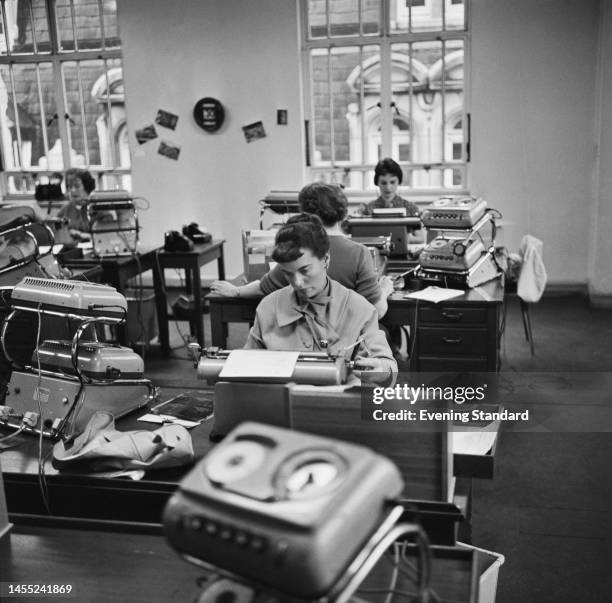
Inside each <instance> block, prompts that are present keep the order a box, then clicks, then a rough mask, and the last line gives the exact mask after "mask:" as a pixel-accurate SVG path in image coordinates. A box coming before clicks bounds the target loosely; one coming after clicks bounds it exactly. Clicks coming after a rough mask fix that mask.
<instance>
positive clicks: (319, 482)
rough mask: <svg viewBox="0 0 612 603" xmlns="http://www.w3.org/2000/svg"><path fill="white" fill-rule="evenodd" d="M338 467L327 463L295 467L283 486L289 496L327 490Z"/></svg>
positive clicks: (309, 463) (336, 475) (318, 462)
mask: <svg viewBox="0 0 612 603" xmlns="http://www.w3.org/2000/svg"><path fill="white" fill-rule="evenodd" d="M338 473H339V471H338V467H336V466H335V465H334V464H333V463H330V462H329V461H312V462H308V463H305V464H304V465H302V466H301V467H297V468H296V469H295V471H294V472H293V473H292V474H291V475H289V476H288V477H287V481H286V482H285V486H286V488H287V492H289V493H290V494H293V495H295V494H304V495H306V494H316V493H317V492H318V491H320V490H321V489H323V490H324V489H325V488H327V486H328V485H329V484H331V483H332V482H333V481H334V480H335V479H336V477H338Z"/></svg>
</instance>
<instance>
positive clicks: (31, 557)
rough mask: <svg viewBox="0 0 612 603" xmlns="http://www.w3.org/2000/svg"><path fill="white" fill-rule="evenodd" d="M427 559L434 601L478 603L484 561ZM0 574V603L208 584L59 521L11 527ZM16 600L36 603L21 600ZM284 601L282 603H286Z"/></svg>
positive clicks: (152, 594) (178, 597) (180, 594)
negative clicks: (65, 590) (55, 589)
mask: <svg viewBox="0 0 612 603" xmlns="http://www.w3.org/2000/svg"><path fill="white" fill-rule="evenodd" d="M110 530H112V527H111V528H110ZM431 552H432V565H431V587H432V588H433V589H434V591H435V592H436V594H437V595H438V597H440V598H441V599H442V600H444V601H466V602H467V601H474V600H476V599H475V598H474V597H477V595H478V587H477V577H478V575H479V574H480V573H481V572H482V571H483V569H484V567H479V565H480V564H482V563H483V561H481V560H480V558H479V557H478V556H477V554H476V552H475V551H473V550H470V549H466V548H460V547H439V546H436V547H432V549H431ZM406 555H407V557H409V558H411V559H412V558H413V556H414V555H415V551H414V548H413V547H410V548H408V549H407V551H406ZM0 567H2V589H3V590H2V591H0V598H1V597H3V596H6V597H7V600H8V599H9V597H8V592H9V590H8V589H9V587H10V586H11V585H12V586H13V588H15V587H16V585H27V584H32V585H48V584H50V585H54V584H55V585H70V586H71V592H70V594H69V595H66V594H64V595H52V596H49V595H47V596H45V599H46V598H47V597H49V598H51V599H53V598H55V599H62V600H64V599H67V600H71V601H79V602H89V601H91V602H94V603H99V602H100V601H117V600H120V601H130V602H132V601H133V602H139V601H142V602H143V603H150V602H157V601H159V602H160V603H162V602H163V603H167V602H169V601H178V602H181V603H182V602H184V601H196V600H199V599H198V594H199V593H200V592H201V587H200V586H199V582H200V581H202V582H203V580H202V578H207V577H208V576H209V573H208V572H206V570H203V569H200V568H198V567H196V566H194V565H191V564H189V563H187V562H186V561H183V560H182V559H181V558H180V557H179V556H178V555H177V553H176V552H175V551H174V550H173V549H172V548H171V547H170V545H169V544H167V543H166V541H165V539H164V538H163V537H162V536H160V535H152V534H142V533H130V532H125V531H123V532H114V531H109V528H108V527H99V528H98V529H87V526H80V527H76V526H75V527H73V528H67V527H65V526H63V525H62V523H61V522H57V521H56V522H50V525H48V526H44V527H43V526H32V527H30V526H25V525H19V526H15V527H14V528H13V530H12V532H11V535H10V539H9V538H7V539H5V541H4V542H2V543H0ZM392 567H393V565H392V563H389V561H387V560H382V561H381V562H380V563H378V564H376V565H375V566H374V568H373V570H372V571H371V572H370V574H369V575H368V577H367V578H366V580H365V581H364V583H363V585H362V587H363V588H378V589H383V594H384V591H385V589H387V588H388V587H389V583H390V581H391V573H392ZM396 587H397V588H398V589H399V590H402V589H403V590H410V591H414V590H415V585H414V580H413V579H408V578H406V577H405V576H402V575H401V574H400V576H399V579H398V580H397V585H396ZM383 594H379V595H376V594H372V595H368V598H367V600H368V601H373V602H374V601H376V602H380V601H382V600H383ZM209 596H210V595H209ZM39 597H40V595H39ZM19 598H24V599H25V600H28V601H32V600H36V601H38V600H42V597H40V598H37V597H35V596H32V597H27V596H24V595H20V596H19ZM396 598H397V599H398V600H399V598H398V597H396ZM11 600H12V599H11ZM16 600H18V599H16ZM206 600H210V601H212V600H215V601H217V600H219V601H221V600H223V601H225V600H228V601H229V600H234V598H233V597H232V598H231V599H230V598H224V597H223V596H221V598H219V599H217V598H215V599H212V598H209V599H206ZM257 600H258V601H259V600H260V598H259V597H258V598H257ZM261 600H263V598H262V599H261ZM266 600H268V599H267V598H266ZM275 600H278V599H275ZM283 601H285V603H287V600H286V599H285V598H283Z"/></svg>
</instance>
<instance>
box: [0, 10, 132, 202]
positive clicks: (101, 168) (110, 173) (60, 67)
mask: <svg viewBox="0 0 612 603" xmlns="http://www.w3.org/2000/svg"><path fill="white" fill-rule="evenodd" d="M8 1H9V0H0V2H1V3H2V7H1V8H2V10H1V12H2V18H1V19H0V25H1V27H2V31H1V32H0V38H2V39H3V40H6V38H5V34H4V31H6V30H7V10H6V5H7V2H8ZM32 1H33V0H32ZM102 3H103V0H98V6H99V11H100V13H99V14H100V29H101V37H100V40H101V48H93V49H79V47H78V46H79V41H78V38H77V30H76V25H75V16H74V13H73V15H72V35H73V37H74V47H73V48H69V49H66V48H65V47H64V48H62V44H66V40H62V39H61V34H60V29H59V26H58V19H57V11H56V4H57V0H44V5H45V11H46V16H47V25H48V28H49V29H48V37H49V41H48V45H49V50H48V51H46V50H44V51H39V49H38V44H39V42H38V41H37V39H36V38H37V37H36V32H35V31H34V30H33V31H32V51H31V52H30V53H15V54H13V53H11V52H10V49H8V48H7V50H6V52H4V53H2V54H0V65H1V66H7V67H8V69H9V70H10V71H11V79H13V75H12V66H13V65H30V66H36V67H37V79H38V83H37V94H38V96H39V102H40V115H39V117H41V118H42V119H43V120H44V122H46V125H43V127H42V128H41V130H42V132H41V136H42V139H43V141H44V150H45V155H44V156H48V153H49V151H50V149H51V147H50V141H49V140H48V127H49V125H50V119H55V120H56V122H57V130H58V138H59V140H60V141H61V145H62V160H63V165H64V169H63V170H57V169H50V168H42V167H37V166H30V167H23V166H20V167H18V168H14V169H13V168H8V169H7V166H6V160H5V157H4V152H3V148H4V143H2V145H0V146H1V147H2V148H1V149H0V159H1V163H0V192H1V194H2V199H3V200H7V199H8V200H10V199H24V198H25V199H31V198H32V197H33V194H32V193H30V192H19V191H14V190H10V186H9V179H10V178H19V177H21V178H22V179H24V181H27V182H29V181H32V182H33V181H34V180H35V179H41V178H43V179H44V178H45V177H47V178H49V177H51V176H53V175H54V174H56V173H57V172H58V171H60V172H62V171H65V170H67V169H69V168H70V167H84V168H85V169H87V170H89V171H90V173H91V174H92V176H94V178H95V179H96V180H97V187H100V185H101V184H103V182H104V180H105V178H107V177H110V178H111V179H112V178H113V177H114V178H115V179H117V180H121V181H122V182H123V183H125V182H126V178H125V177H127V180H128V181H129V179H130V176H131V174H132V167H131V161H130V165H129V166H128V167H121V166H120V165H119V164H118V160H119V159H120V157H121V153H120V149H119V148H116V143H115V141H114V140H113V138H114V136H113V132H112V131H111V129H110V128H108V129H107V137H108V141H107V142H108V145H109V152H110V154H111V156H112V157H113V164H112V165H110V166H105V165H102V164H100V165H91V164H90V161H89V160H90V157H89V148H88V144H87V140H88V138H87V133H86V123H85V119H84V95H83V92H84V89H83V85H82V82H81V75H80V72H81V65H82V63H84V62H87V61H101V62H103V63H104V64H105V69H104V70H103V72H102V74H101V75H100V77H102V76H105V77H106V90H107V91H108V92H107V93H106V98H105V104H106V109H107V111H108V115H111V109H112V104H113V99H112V95H111V92H110V90H111V86H112V83H113V82H112V81H111V79H110V78H109V72H110V71H112V70H113V69H116V67H113V66H112V61H114V60H116V59H119V60H120V61H121V69H122V70H123V51H122V48H121V45H119V46H114V47H105V41H106V40H107V39H109V38H107V37H106V36H105V30H104V11H103V4H102ZM74 4H75V3H74V2H73V0H70V7H71V9H73V8H74ZM117 12H118V11H117ZM29 13H30V20H31V23H32V22H33V11H32V4H31V2H30V4H29ZM32 29H33V28H32ZM109 63H111V64H110V65H109ZM41 64H48V65H51V73H52V81H53V83H52V87H53V90H54V107H55V111H56V113H55V114H54V115H53V116H51V115H50V114H49V115H47V114H45V106H44V103H43V98H42V88H41V84H40V78H39V75H38V66H39V65H41ZM67 64H68V65H72V66H73V67H74V68H75V69H76V73H77V78H76V79H77V80H78V82H79V85H78V92H79V96H80V101H79V107H80V113H81V115H80V117H81V124H80V127H81V128H82V129H83V144H84V151H85V158H86V162H85V165H79V166H73V165H72V163H71V150H72V131H71V127H70V119H71V117H70V115H69V114H68V110H67V107H66V100H67V91H66V87H65V83H66V79H65V78H64V66H65V65H67ZM12 87H13V90H14V85H13V86H12ZM10 96H12V105H13V111H14V113H15V115H16V118H15V131H16V136H15V139H13V140H12V141H11V142H12V143H13V144H14V143H15V142H17V145H16V148H17V153H16V154H17V156H18V158H19V163H20V164H21V163H22V158H21V153H22V139H21V127H20V122H19V115H18V111H17V105H18V101H17V98H16V97H15V95H14V94H13V95H10ZM9 103H11V100H9ZM125 104H126V103H125V94H124V111H125V112H126V118H127V109H126V107H125ZM125 124H126V122H125V121H124V122H122V123H120V124H117V125H118V127H117V133H118V134H121V132H120V130H122V129H124V128H125ZM128 145H129V139H128ZM128 152H129V149H128ZM101 161H102V160H101ZM102 188H103V187H102Z"/></svg>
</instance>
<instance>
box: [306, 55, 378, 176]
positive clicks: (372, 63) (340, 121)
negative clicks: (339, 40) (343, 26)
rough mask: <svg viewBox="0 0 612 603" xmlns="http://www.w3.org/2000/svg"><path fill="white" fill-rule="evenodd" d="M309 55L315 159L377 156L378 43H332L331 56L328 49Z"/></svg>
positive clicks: (359, 159) (360, 159) (353, 160)
mask: <svg viewBox="0 0 612 603" xmlns="http://www.w3.org/2000/svg"><path fill="white" fill-rule="evenodd" d="M311 57H312V63H311V65H312V91H313V108H314V116H315V124H314V151H315V156H314V159H315V161H314V162H313V163H314V165H317V164H320V163H321V162H329V161H334V162H350V163H360V162H367V161H375V160H376V159H375V157H373V156H372V153H376V148H377V147H376V145H377V143H379V142H380V106H379V104H378V103H379V101H380V60H379V58H380V48H379V46H375V45H372V46H364V47H361V48H360V47H356V46H351V47H345V48H333V49H332V50H331V53H330V55H329V57H328V54H327V51H326V50H313V51H312V52H311ZM330 83H331V94H330V90H329V86H330ZM377 136H378V138H377Z"/></svg>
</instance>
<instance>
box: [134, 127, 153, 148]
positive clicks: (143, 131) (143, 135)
mask: <svg viewBox="0 0 612 603" xmlns="http://www.w3.org/2000/svg"><path fill="white" fill-rule="evenodd" d="M154 138H157V130H156V129H155V126H154V125H153V124H151V125H150V126H145V127H144V128H140V130H136V140H137V141H138V144H144V143H145V142H147V141H149V140H153V139H154Z"/></svg>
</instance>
